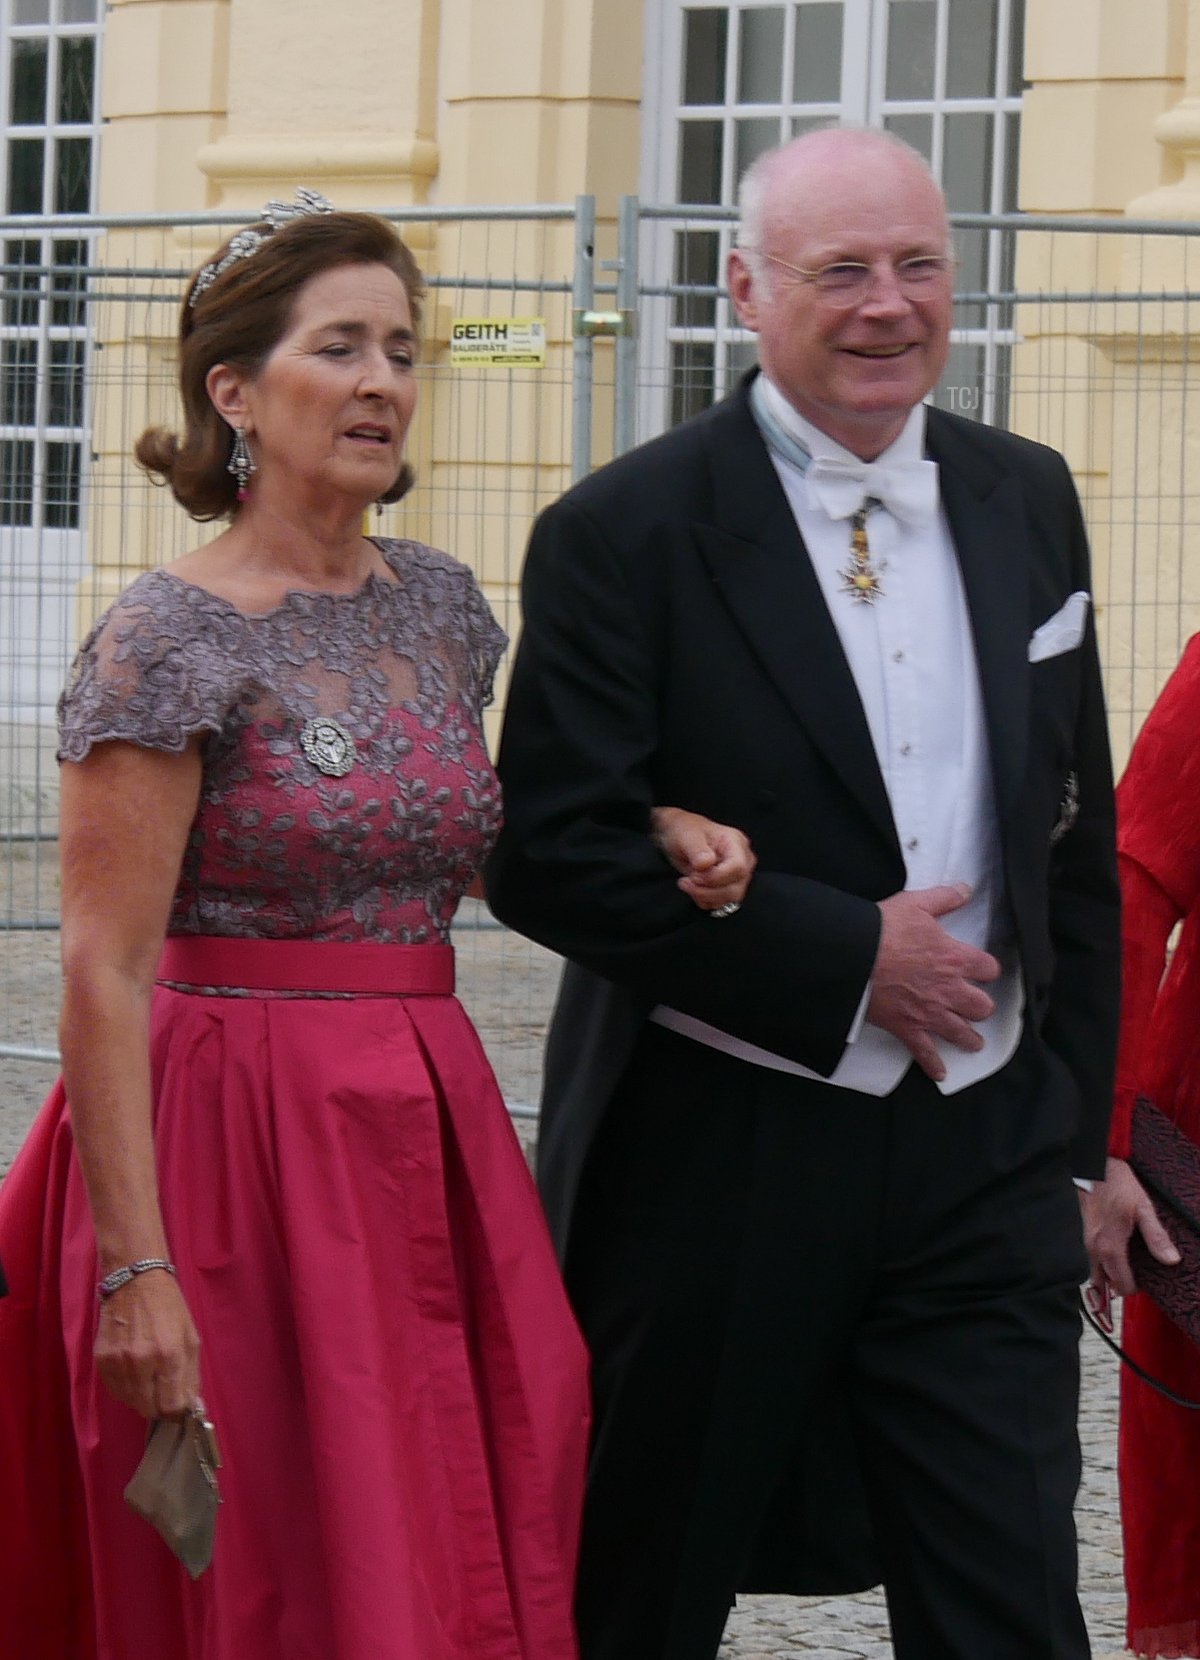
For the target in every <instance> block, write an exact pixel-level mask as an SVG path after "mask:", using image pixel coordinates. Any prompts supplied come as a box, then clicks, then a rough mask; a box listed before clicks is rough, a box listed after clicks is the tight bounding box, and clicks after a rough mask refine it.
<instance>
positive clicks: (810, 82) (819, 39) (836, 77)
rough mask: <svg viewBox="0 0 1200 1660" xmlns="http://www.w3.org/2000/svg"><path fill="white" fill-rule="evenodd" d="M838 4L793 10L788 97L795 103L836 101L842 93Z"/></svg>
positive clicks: (840, 21)
mask: <svg viewBox="0 0 1200 1660" xmlns="http://www.w3.org/2000/svg"><path fill="white" fill-rule="evenodd" d="M842 11H843V8H842V5H841V4H840V0H839V4H837V5H836V6H833V5H825V4H821V5H819V6H800V7H798V8H797V11H796V62H795V67H794V71H793V75H792V97H793V99H794V100H795V102H796V103H797V104H836V103H837V102H838V100H839V99H840V98H841V95H842Z"/></svg>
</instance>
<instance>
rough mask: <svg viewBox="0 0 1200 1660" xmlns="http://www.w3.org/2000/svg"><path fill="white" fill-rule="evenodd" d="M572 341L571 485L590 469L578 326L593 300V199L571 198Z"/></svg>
mask: <svg viewBox="0 0 1200 1660" xmlns="http://www.w3.org/2000/svg"><path fill="white" fill-rule="evenodd" d="M573 294H574V299H573V307H574V340H573V342H572V361H571V482H572V483H573V484H574V483H576V482H577V481H578V480H579V479H581V478H586V477H587V475H588V473H589V472H590V471H591V469H592V359H593V353H594V349H595V348H594V347H593V345H592V337H591V335H590V334H588V333H586V332H585V331H584V329H583V328H582V327H581V326H580V319H581V317H582V316H583V314H584V313H585V312H589V311H591V309H592V306H593V304H594V302H595V298H596V198H595V197H594V196H576V198H575V282H574V289H573Z"/></svg>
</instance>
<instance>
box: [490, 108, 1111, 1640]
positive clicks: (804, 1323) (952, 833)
mask: <svg viewBox="0 0 1200 1660" xmlns="http://www.w3.org/2000/svg"><path fill="white" fill-rule="evenodd" d="M742 207H743V218H742V226H741V233H740V246H739V247H738V249H737V250H736V251H735V252H734V253H733V254H732V255H731V258H730V264H729V273H728V276H729V288H730V292H731V295H732V298H733V303H734V306H735V307H736V310H737V313H738V316H739V317H740V319H741V321H742V322H743V324H744V325H745V326H746V327H747V328H748V329H750V330H753V331H754V332H755V333H756V334H757V336H758V345H759V357H760V362H761V371H762V372H761V374H760V375H759V376H758V377H757V378H753V379H752V380H751V381H750V382H749V383H748V384H747V385H746V386H743V387H742V388H741V389H740V390H739V391H737V392H736V393H735V394H734V395H733V396H732V397H731V398H730V399H728V400H727V401H726V402H725V403H723V404H721V405H719V406H718V407H716V408H715V409H713V410H711V411H709V412H708V413H706V414H703V415H701V416H699V417H698V418H697V419H695V420H693V421H691V422H689V423H687V424H686V425H685V426H682V427H680V428H678V429H676V430H675V431H673V432H671V433H669V434H667V435H666V436H664V437H662V438H660V439H657V440H656V441H654V442H653V443H650V444H647V445H645V446H644V447H642V448H641V449H639V450H636V451H634V452H633V453H632V454H630V455H628V456H625V457H623V458H622V459H620V460H618V461H616V462H614V463H613V464H612V465H611V466H609V467H606V468H604V469H602V470H601V471H600V472H599V473H597V474H596V475H595V476H594V477H592V478H590V479H588V480H586V481H584V482H583V483H582V484H580V485H578V486H577V487H576V488H575V489H573V490H572V491H571V492H570V493H569V494H568V495H567V496H566V497H565V498H564V499H563V500H562V501H561V502H559V503H558V504H557V505H556V506H554V507H552V508H551V509H550V510H549V511H548V512H547V513H545V514H544V515H543V516H542V518H541V519H540V521H539V523H538V525H537V527H536V529H535V531H534V535H533V539H532V542H531V546H530V551H529V559H528V564H527V568H526V576H525V590H524V597H525V629H524V634H523V637H522V641H521V646H520V650H519V653H518V656H517V661H516V665H515V668H514V674H513V681H512V686H511V690H510V695H509V703H508V715H507V721H506V728H505V735H504V740H503V744H502V751H501V773H502V777H503V782H504V787H505V794H506V803H507V828H506V830H505V832H504V835H503V837H502V839H501V843H500V846H499V848H498V850H497V852H496V854H495V856H494V859H493V861H492V864H491V867H490V873H489V892H490V896H491V899H492V902H493V905H494V907H495V909H496V911H497V912H498V913H499V915H500V916H501V917H503V918H504V919H505V920H506V921H508V922H510V923H511V924H512V925H513V926H515V927H517V928H520V929H521V930H523V931H524V932H525V933H527V934H530V935H531V936H532V937H534V938H535V939H538V940H541V941H543V942H544V943H545V944H547V945H549V946H551V947H553V948H554V949H556V950H558V951H560V952H562V953H563V954H564V955H565V956H566V957H567V958H568V959H569V966H568V969H567V972H566V975H565V978H564V983H563V988H562V993H561V996H560V1000H559V1006H558V1009H557V1010H556V1015H555V1020H554V1024H553V1028H552V1032H551V1037H550V1042H549V1045H548V1049H547V1078H546V1093H545V1098H544V1116H543V1128H542V1147H541V1153H540V1161H541V1177H542V1184H543V1191H544V1193H545V1197H546V1202H547V1207H548V1211H549V1214H550V1217H551V1221H552V1224H553V1226H554V1228H555V1230H556V1233H557V1236H558V1240H559V1244H560V1247H561V1249H562V1252H563V1258H564V1264H565V1272H566V1276H567V1281H568V1285H569V1287H570V1290H571V1293H572V1297H573V1300H574V1303H575V1307H576V1309H577V1311H578V1314H579V1317H580V1320H581V1322H582V1325H583V1328H584V1332H585V1334H586V1336H587V1338H588V1340H589V1342H590V1344H591V1347H592V1353H593V1357H594V1394H595V1419H596V1427H595V1441H594V1449H593V1457H592V1464H591V1471H590V1481H589V1500H588V1511H587V1516H586V1520H585V1528H584V1540H583V1562H582V1569H581V1578H580V1587H579V1596H578V1603H577V1608H578V1618H579V1625H580V1634H581V1641H582V1647H583V1653H584V1656H585V1660H708V1657H711V1656H712V1655H714V1654H715V1652H716V1649H717V1646H718V1643H719V1640H720V1635H721V1630H722V1627H723V1623H724V1620H725V1617H726V1614H727V1612H728V1609H729V1606H730V1603H731V1602H732V1600H733V1597H734V1595H735V1593H736V1592H737V1591H738V1590H779V1591H789V1590H791V1591H801V1590H805V1589H807V1590H813V1589H818V1588H823V1589H833V1588H839V1587H840V1588H847V1587H853V1586H856V1585H861V1584H864V1583H867V1582H868V1581H869V1580H870V1579H871V1578H872V1576H873V1574H874V1573H875V1572H876V1571H878V1573H879V1574H880V1575H881V1576H882V1578H883V1580H884V1584H885V1586H886V1589H887V1595H888V1603H889V1612H890V1618H891V1624H892V1631H893V1641H894V1645H895V1653H896V1655H897V1656H898V1657H899V1660H1051V1657H1053V1660H1080V1657H1082V1656H1085V1655H1086V1654H1087V1653H1088V1645H1087V1637H1086V1633H1085V1630H1084V1626H1083V1622H1082V1618H1081V1615H1080V1611H1079V1605H1078V1600H1077V1596H1076V1589H1075V1578H1076V1561H1075V1537H1074V1530H1073V1523H1072V1513H1071V1512H1072V1500H1073V1498H1074V1494H1075V1490H1076V1486H1077V1481H1078V1473H1079V1451H1078V1441H1077V1437H1076V1430H1075V1415H1076V1406H1077V1389H1078V1378H1077V1339H1078V1319H1077V1311H1076V1287H1077V1286H1078V1284H1079V1281H1080V1280H1081V1279H1082V1278H1083V1276H1084V1274H1085V1272H1086V1266H1085V1261H1084V1256H1083V1250H1082V1243H1081V1230H1080V1218H1079V1206H1078V1203H1077V1199H1076V1192H1075V1189H1074V1187H1073V1186H1072V1176H1075V1177H1079V1178H1089V1177H1094V1176H1098V1175H1100V1174H1102V1172H1103V1169H1104V1141H1105V1124H1106V1119H1107V1111H1108V1102H1109V1096H1110V1090H1111V1068H1112V1048H1113V1032H1114V1028H1115V1007H1116V989H1117V958H1118V926H1117V892H1116V886H1115V878H1114V861H1113V850H1112V810H1111V777H1110V767H1109V758H1108V745H1107V736H1106V729H1105V720H1104V711H1103V706H1102V700H1101V688H1100V676H1099V670H1098V663H1097V656H1096V648H1095V640H1094V633H1093V628H1092V622H1091V616H1090V603H1089V594H1088V583H1089V577H1088V561H1087V550H1086V545H1085V538H1084V530H1083V525H1082V521H1081V517H1080V512H1079V507H1078V502H1077V499H1076V495H1075V492H1074V489H1073V487H1072V484H1071V481H1070V477H1069V474H1068V472H1067V468H1066V465H1065V463H1064V462H1063V460H1062V459H1061V457H1059V456H1058V455H1056V454H1055V453H1054V452H1052V451H1050V450H1047V449H1044V448H1042V447H1041V446H1039V445H1035V444H1031V443H1029V442H1027V441H1025V440H1023V439H1020V438H1016V437H1013V436H1011V435H1008V434H1005V433H1001V432H996V431H992V430H989V429H987V428H985V427H982V426H979V425H976V424H974V423H971V422H967V421H964V420H961V419H958V418H956V417H954V416H951V415H947V414H943V413H941V412H940V411H936V410H933V409H927V408H926V407H925V406H924V404H923V402H922V400H923V399H924V398H925V397H926V396H927V394H928V393H929V391H930V389H931V388H932V387H933V385H934V383H935V382H936V381H937V379H938V376H939V374H940V373H941V371H942V368H943V366H944V364H945V360H946V353H947V342H948V335H949V328H950V320H951V307H952V263H951V260H950V254H949V232H948V228H947V222H946V214H945V204H944V202H943V199H942V197H941V194H940V192H939V190H938V189H937V186H936V184H935V183H934V181H933V179H932V178H931V177H930V175H929V173H928V171H927V169H926V168H925V165H924V163H923V162H922V161H921V159H920V158H919V157H918V156H917V155H916V154H915V152H912V151H910V150H908V149H907V147H905V146H902V145H900V144H899V143H898V142H896V141H894V140H892V139H890V138H888V137H887V136H885V135H883V134H879V133H866V132H848V131H841V132H833V131H830V132H821V133H815V134H810V135H807V136H805V137H803V138H801V139H798V140H795V141H794V142H793V143H791V144H790V145H787V146H786V147H784V148H783V149H781V150H779V151H777V152H774V153H773V154H771V155H769V156H767V157H765V158H763V159H762V160H760V161H759V162H758V163H757V164H756V165H755V167H754V168H753V169H752V171H751V173H750V175H749V176H748V178H747V180H746V181H745V185H744V189H743V202H742ZM868 464H871V465H868ZM656 803H672V804H676V805H679V806H681V807H686V808H689V809H692V810H693V811H696V812H700V813H704V814H707V815H709V816H710V817H712V818H713V819H716V820H718V821H721V822H723V823H725V824H730V825H736V826H738V827H740V828H741V829H742V830H744V831H745V832H746V833H747V834H748V835H749V837H750V841H751V843H752V845H753V848H754V851H755V852H756V854H757V856H758V869H757V872H756V874H755V875H754V877H753V880H752V882H751V884H750V886H749V889H748V891H747V893H746V896H745V899H744V902H743V903H742V904H741V905H740V907H728V906H727V907H725V908H724V912H725V914H722V915H712V916H708V915H700V914H698V913H695V912H694V910H693V909H691V908H690V904H689V901H688V899H687V898H686V897H685V896H684V895H683V894H681V893H680V892H679V891H678V890H677V889H676V886H675V881H674V876H673V873H672V872H671V871H670V870H669V869H668V868H667V867H666V865H665V863H664V862H663V861H662V859H661V858H660V856H659V855H658V854H657V853H656V851H655V849H654V846H653V844H652V841H651V839H650V838H649V837H648V836H647V825H648V820H649V813H650V810H651V808H652V806H653V805H654V804H656ZM860 1483H861V1489H860V1487H859V1484H860ZM860 1492H861V1496H862V1497H863V1498H864V1499H865V1505H866V1512H867V1514H868V1516H869V1520H870V1533H871V1535H872V1538H873V1544H871V1543H870V1542H869V1541H865V1540H864V1538H863V1536H862V1534H861V1533H856V1532H855V1530H854V1525H853V1524H854V1522H855V1519H856V1503H855V1501H856V1498H857V1496H858V1495H859V1494H860Z"/></svg>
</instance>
